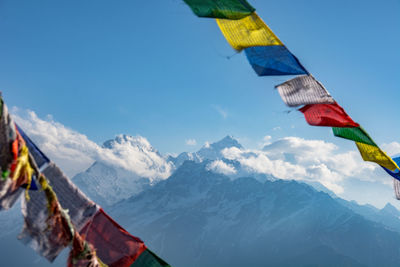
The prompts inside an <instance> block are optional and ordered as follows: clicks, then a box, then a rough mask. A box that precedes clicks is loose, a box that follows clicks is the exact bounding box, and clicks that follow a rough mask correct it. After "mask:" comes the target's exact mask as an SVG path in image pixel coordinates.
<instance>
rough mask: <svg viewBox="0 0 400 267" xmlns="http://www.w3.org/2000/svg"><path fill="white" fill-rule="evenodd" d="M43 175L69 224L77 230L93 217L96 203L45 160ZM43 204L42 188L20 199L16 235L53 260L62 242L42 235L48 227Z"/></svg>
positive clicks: (62, 246)
mask: <svg viewBox="0 0 400 267" xmlns="http://www.w3.org/2000/svg"><path fill="white" fill-rule="evenodd" d="M43 174H44V176H45V177H46V178H47V180H48V181H49V183H50V185H51V186H52V189H53V190H54V192H55V194H56V195H57V198H58V202H59V204H60V206H61V207H62V208H63V209H64V210H67V211H68V213H69V217H70V218H71V222H72V224H73V225H74V226H75V227H76V229H77V231H79V230H81V229H82V228H83V226H85V224H86V223H87V222H88V221H89V220H90V219H91V218H92V217H93V216H94V214H95V213H96V211H97V209H98V206H97V205H96V204H95V203H94V202H92V201H91V200H90V199H88V198H87V197H86V196H85V195H84V194H83V193H82V192H81V191H80V190H79V189H78V188H77V187H76V186H75V185H74V184H73V183H72V182H71V181H70V180H69V179H68V178H67V177H66V176H65V175H64V174H63V173H62V171H61V170H60V169H59V168H58V167H57V166H56V165H55V164H54V163H49V165H48V166H47V167H46V168H45V170H44V171H43ZM47 203H48V201H47V199H46V196H45V194H44V193H43V191H41V190H38V191H32V192H30V200H29V201H25V200H24V201H23V202H22V213H23V215H24V221H25V223H24V227H23V230H22V232H21V234H20V236H19V238H20V239H21V240H22V241H23V242H24V243H26V244H29V245H30V246H31V247H32V248H33V249H34V250H35V251H36V252H38V253H39V254H40V255H42V256H44V257H46V258H47V259H48V260H49V261H53V260H54V259H55V258H56V257H57V256H58V254H59V253H60V252H61V251H62V250H63V249H64V248H65V246H66V245H65V244H64V243H63V242H61V241H60V242H57V240H53V239H52V238H53V237H52V236H51V235H46V234H45V233H46V231H47V230H46V229H47V228H48V225H47V220H48V209H47V206H48V205H47Z"/></svg>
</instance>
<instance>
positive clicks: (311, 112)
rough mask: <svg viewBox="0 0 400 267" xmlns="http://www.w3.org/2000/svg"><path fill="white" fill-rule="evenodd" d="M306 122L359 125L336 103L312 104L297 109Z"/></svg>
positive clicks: (322, 124) (336, 125) (319, 124)
mask: <svg viewBox="0 0 400 267" xmlns="http://www.w3.org/2000/svg"><path fill="white" fill-rule="evenodd" d="M299 110H300V111H301V112H302V113H303V114H304V117H305V118H306V121H307V123H308V124H310V125H313V126H330V127H359V126H360V125H359V124H358V123H355V122H354V121H353V120H352V119H351V118H350V117H349V115H347V113H346V112H345V111H344V109H343V108H342V107H341V106H339V105H338V104H337V103H334V104H312V105H306V106H304V107H302V108H300V109H299Z"/></svg>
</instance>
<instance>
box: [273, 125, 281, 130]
mask: <svg viewBox="0 0 400 267" xmlns="http://www.w3.org/2000/svg"><path fill="white" fill-rule="evenodd" d="M272 130H273V131H278V130H282V128H281V127H280V126H276V127H274V128H272Z"/></svg>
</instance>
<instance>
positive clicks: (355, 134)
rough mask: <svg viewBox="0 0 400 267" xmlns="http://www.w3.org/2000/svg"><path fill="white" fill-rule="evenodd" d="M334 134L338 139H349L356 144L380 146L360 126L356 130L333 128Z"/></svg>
mask: <svg viewBox="0 0 400 267" xmlns="http://www.w3.org/2000/svg"><path fill="white" fill-rule="evenodd" d="M332 130H333V134H334V135H335V136H337V137H341V138H345V139H349V140H352V141H355V142H359V143H364V144H368V145H371V146H378V145H377V144H375V142H374V140H372V138H371V137H370V136H369V135H368V133H367V132H366V131H365V130H364V129H363V128H362V127H361V126H360V127H354V128H338V127H332Z"/></svg>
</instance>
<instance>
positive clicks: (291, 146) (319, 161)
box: [222, 137, 390, 194]
mask: <svg viewBox="0 0 400 267" xmlns="http://www.w3.org/2000/svg"><path fill="white" fill-rule="evenodd" d="M268 139H269V138H267V140H268ZM222 153H223V155H224V156H225V157H226V158H227V159H230V160H236V161H238V162H240V164H241V166H242V168H245V169H247V170H248V171H250V172H255V173H262V174H267V175H272V176H274V177H276V178H280V179H288V180H292V179H296V180H304V181H316V182H320V183H321V184H323V185H324V186H325V187H327V188H329V189H330V190H332V191H334V192H335V193H337V194H340V193H343V190H344V188H343V186H342V182H343V181H344V179H346V178H350V177H357V178H359V179H362V180H365V181H374V180H376V181H381V182H385V181H386V180H388V181H389V180H390V179H387V177H385V178H386V179H385V178H383V177H382V173H381V172H379V168H378V167H377V166H376V165H373V164H371V163H366V162H364V161H363V160H362V159H361V157H360V155H359V153H358V152H357V151H354V150H352V151H346V152H339V151H338V148H337V146H336V145H334V144H332V143H328V142H325V141H322V140H306V139H302V138H298V137H285V138H282V139H279V140H278V141H275V142H273V143H271V144H269V145H267V146H265V147H264V149H263V150H246V149H238V148H228V149H225V150H223V151H222Z"/></svg>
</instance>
